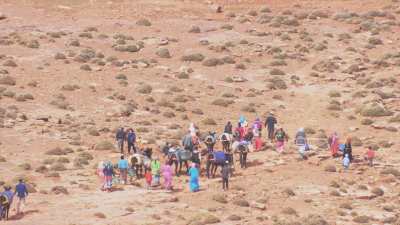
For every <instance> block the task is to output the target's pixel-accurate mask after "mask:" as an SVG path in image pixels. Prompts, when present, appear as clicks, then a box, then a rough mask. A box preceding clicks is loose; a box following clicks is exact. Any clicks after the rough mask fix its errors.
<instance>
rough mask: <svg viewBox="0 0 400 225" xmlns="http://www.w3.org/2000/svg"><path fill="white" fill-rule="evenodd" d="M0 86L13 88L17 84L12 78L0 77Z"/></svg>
mask: <svg viewBox="0 0 400 225" xmlns="http://www.w3.org/2000/svg"><path fill="white" fill-rule="evenodd" d="M0 84H2V85H9V86H14V85H16V84H17V82H16V81H15V78H14V77H12V76H2V77H0Z"/></svg>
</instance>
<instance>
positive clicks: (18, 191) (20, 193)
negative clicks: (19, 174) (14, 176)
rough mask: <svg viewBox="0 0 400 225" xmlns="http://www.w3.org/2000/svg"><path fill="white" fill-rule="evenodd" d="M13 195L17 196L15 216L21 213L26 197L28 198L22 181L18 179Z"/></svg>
mask: <svg viewBox="0 0 400 225" xmlns="http://www.w3.org/2000/svg"><path fill="white" fill-rule="evenodd" d="M15 195H16V196H17V215H18V214H20V213H23V208H24V207H25V201H26V197H28V189H27V187H26V185H25V183H24V180H23V179H20V180H19V183H18V184H17V186H16V187H15Z"/></svg>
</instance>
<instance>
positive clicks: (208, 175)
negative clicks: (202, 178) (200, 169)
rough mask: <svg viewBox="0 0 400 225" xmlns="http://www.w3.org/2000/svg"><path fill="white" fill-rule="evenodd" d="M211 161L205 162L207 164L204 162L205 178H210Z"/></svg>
mask: <svg viewBox="0 0 400 225" xmlns="http://www.w3.org/2000/svg"><path fill="white" fill-rule="evenodd" d="M210 170H211V160H207V162H206V176H207V178H210V176H211V173H212V172H211V171H210Z"/></svg>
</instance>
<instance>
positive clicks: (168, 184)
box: [161, 160, 173, 190]
mask: <svg viewBox="0 0 400 225" xmlns="http://www.w3.org/2000/svg"><path fill="white" fill-rule="evenodd" d="M171 165H172V161H168V160H167V161H166V162H165V164H164V165H163V166H162V167H161V173H162V175H163V177H164V188H165V189H166V190H172V176H173V172H172V167H171Z"/></svg>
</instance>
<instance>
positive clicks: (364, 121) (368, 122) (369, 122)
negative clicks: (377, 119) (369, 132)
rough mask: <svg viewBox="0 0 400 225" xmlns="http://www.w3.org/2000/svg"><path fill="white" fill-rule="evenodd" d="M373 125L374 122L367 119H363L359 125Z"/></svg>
mask: <svg viewBox="0 0 400 225" xmlns="http://www.w3.org/2000/svg"><path fill="white" fill-rule="evenodd" d="M373 123H374V121H373V120H371V119H369V118H364V119H362V120H361V124H362V125H367V126H368V125H371V124H373Z"/></svg>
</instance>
